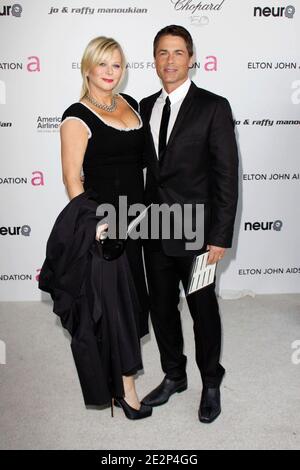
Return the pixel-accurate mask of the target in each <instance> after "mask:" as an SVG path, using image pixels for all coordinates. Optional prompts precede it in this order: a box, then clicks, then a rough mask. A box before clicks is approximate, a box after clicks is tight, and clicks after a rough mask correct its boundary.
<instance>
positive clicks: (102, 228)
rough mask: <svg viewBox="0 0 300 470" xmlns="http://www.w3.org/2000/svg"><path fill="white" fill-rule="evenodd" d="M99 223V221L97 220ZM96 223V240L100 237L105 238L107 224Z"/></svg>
mask: <svg viewBox="0 0 300 470" xmlns="http://www.w3.org/2000/svg"><path fill="white" fill-rule="evenodd" d="M99 224H100V222H99ZM99 224H98V225H97V227H96V237H95V238H96V240H97V241H99V240H101V239H102V238H105V236H104V234H105V232H106V230H107V229H108V224H101V225H99Z"/></svg>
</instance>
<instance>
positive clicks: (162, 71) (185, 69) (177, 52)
mask: <svg viewBox="0 0 300 470" xmlns="http://www.w3.org/2000/svg"><path fill="white" fill-rule="evenodd" d="M154 61H155V67H156V72H157V75H158V76H159V78H160V79H161V80H162V82H163V85H164V87H165V88H166V90H167V91H168V92H171V91H173V90H175V89H176V88H178V87H179V86H180V85H181V84H182V83H184V82H185V81H186V79H187V78H188V73H189V67H191V66H192V65H193V57H190V56H189V53H188V50H187V47H186V43H185V40H184V39H183V38H182V37H180V36H172V35H166V36H162V37H161V38H160V40H159V42H158V44H157V48H156V52H155V58H154Z"/></svg>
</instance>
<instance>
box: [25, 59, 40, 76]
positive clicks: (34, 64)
mask: <svg viewBox="0 0 300 470" xmlns="http://www.w3.org/2000/svg"><path fill="white" fill-rule="evenodd" d="M27 59H28V60H30V62H28V64H27V70H28V72H40V71H41V66H40V59H39V58H38V57H37V56H36V55H31V56H29V57H27Z"/></svg>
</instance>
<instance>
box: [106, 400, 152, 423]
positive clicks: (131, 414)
mask: <svg viewBox="0 0 300 470" xmlns="http://www.w3.org/2000/svg"><path fill="white" fill-rule="evenodd" d="M114 402H115V406H117V407H118V408H122V410H123V411H124V413H125V416H126V418H128V419H143V418H147V417H148V416H151V415H152V406H148V405H143V404H142V403H141V407H140V409H139V410H136V409H135V408H132V407H131V406H130V405H128V403H127V402H126V401H125V400H124V398H115V399H114ZM112 416H113V415H112Z"/></svg>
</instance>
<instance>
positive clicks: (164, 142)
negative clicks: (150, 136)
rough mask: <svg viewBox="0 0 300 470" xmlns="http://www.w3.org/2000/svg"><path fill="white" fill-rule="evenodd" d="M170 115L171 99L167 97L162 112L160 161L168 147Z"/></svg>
mask: <svg viewBox="0 0 300 470" xmlns="http://www.w3.org/2000/svg"><path fill="white" fill-rule="evenodd" d="M170 113H171V101H170V98H169V97H168V96H167V98H166V101H165V105H164V109H163V112H162V117H161V122H160V128H159V141H158V156H159V160H161V159H162V157H163V155H164V153H165V150H166V146H167V132H168V124H169V119H170Z"/></svg>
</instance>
